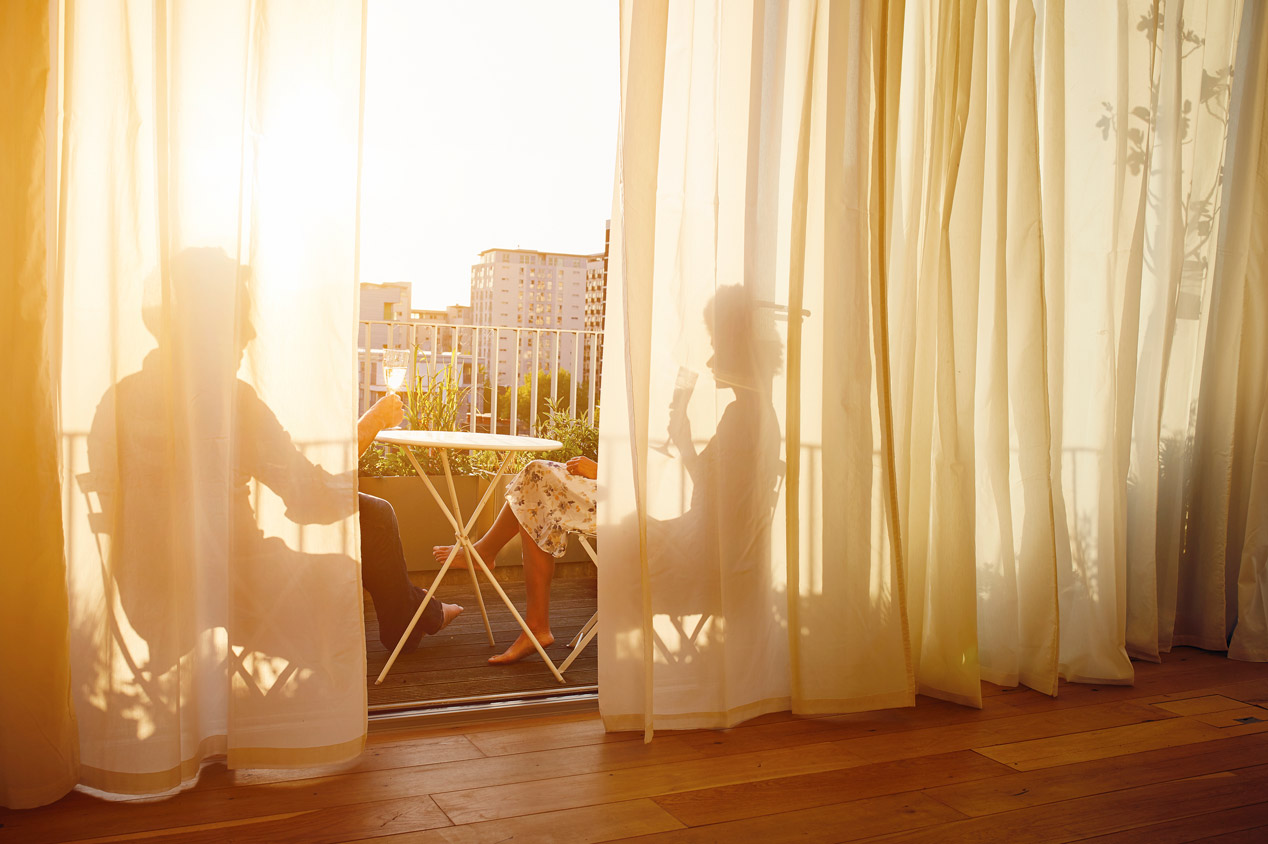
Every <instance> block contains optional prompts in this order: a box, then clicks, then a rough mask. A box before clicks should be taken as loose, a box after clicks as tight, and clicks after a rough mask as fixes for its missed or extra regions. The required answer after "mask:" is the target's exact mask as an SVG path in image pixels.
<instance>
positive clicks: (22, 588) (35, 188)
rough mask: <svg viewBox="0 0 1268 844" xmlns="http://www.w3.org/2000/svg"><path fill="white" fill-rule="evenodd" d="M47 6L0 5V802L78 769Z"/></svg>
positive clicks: (44, 798) (53, 784) (58, 788)
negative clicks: (51, 254) (56, 378)
mask: <svg viewBox="0 0 1268 844" xmlns="http://www.w3.org/2000/svg"><path fill="white" fill-rule="evenodd" d="M49 33H50V21H49V5H48V3H47V2H46V0H20V2H15V3H5V4H3V5H0V115H3V119H0V349H3V350H4V351H3V358H2V360H3V365H2V366H0V372H2V375H0V378H2V379H3V380H2V381H0V383H3V395H2V398H0V466H3V467H4V481H3V484H2V485H0V536H3V537H4V540H3V541H4V552H3V553H2V554H0V677H3V678H4V679H3V681H0V806H7V807H9V808H13V809H23V808H29V807H31V806H40V805H43V804H45V803H51V802H53V801H55V800H57V799H58V798H59V797H61V796H62V795H63V794H65V793H66V792H67V791H69V790H70V789H71V788H72V787H73V786H74V785H75V783H76V781H77V780H78V778H79V739H78V736H77V735H76V730H75V711H74V708H73V707H72V705H71V695H70V689H71V677H70V653H69V636H68V633H67V629H68V628H67V623H66V621H67V608H66V562H65V557H64V555H63V551H62V509H61V496H60V494H59V484H58V457H57V428H56V425H57V417H56V412H55V408H56V398H55V397H56V391H55V390H54V382H53V374H52V372H51V370H50V367H49V361H48V357H47V354H46V349H47V341H48V335H49V330H50V328H49V325H48V314H49V306H48V300H49V289H48V274H47V269H48V261H47V256H46V249H47V246H48V238H47V236H46V219H47V209H48V205H47V203H48V202H49V201H51V199H52V194H51V193H50V192H49V191H47V190H46V184H45V181H46V179H45V164H46V150H45V146H46V139H47V136H48V132H49V127H48V125H47V124H46V118H45V104H46V95H47V92H48V83H49V78H50V70H51V66H50V59H49Z"/></svg>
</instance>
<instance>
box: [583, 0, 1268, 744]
mask: <svg viewBox="0 0 1268 844" xmlns="http://www.w3.org/2000/svg"><path fill="white" fill-rule="evenodd" d="M1258 14H1259V13H1258V11H1257V10H1255V11H1252V10H1247V12H1246V14H1245V15H1243V7H1242V4H1240V3H1195V2H1188V3H1179V2H1167V3H1162V2H1150V0H1140V2H1124V3H1118V4H1102V3H1091V2H1089V3H1070V4H1065V3H1051V2H1048V3H1045V2H1034V1H1032V0H1011V2H1010V1H1009V0H1000V2H980V3H966V2H932V3H923V2H922V3H911V4H905V3H897V2H895V3H884V2H864V1H863V0H859V2H838V3H827V2H820V3H807V4H801V3H793V4H786V3H777V2H761V0H753V2H737V3H731V2H727V3H725V4H724V3H672V2H670V3H639V2H631V3H626V4H625V5H624V7H623V14H622V25H623V28H622V96H623V99H622V103H623V105H622V128H621V131H622V134H621V147H620V154H619V163H618V174H617V191H616V199H615V208H614V219H613V233H614V234H613V254H614V259H613V261H612V271H611V276H610V278H609V285H610V286H609V308H610V311H609V314H610V318H609V320H608V325H609V335H610V336H609V338H608V344H607V347H608V349H609V350H610V351H609V355H608V358H607V360H606V361H605V380H604V387H603V389H604V395H603V407H604V431H603V436H604V449H603V457H602V459H603V466H602V473H603V474H602V475H601V477H602V478H604V479H605V481H604V484H603V485H602V486H603V492H602V495H603V504H602V505H601V508H600V532H601V534H602V535H603V539H604V556H603V569H602V571H603V574H602V577H601V580H600V605H601V611H602V613H603V618H604V622H605V626H606V631H607V632H606V634H605V636H604V639H605V641H604V643H603V646H602V647H603V650H602V657H601V665H602V666H603V668H602V672H603V673H602V677H601V681H600V689H601V691H600V704H601V709H602V711H603V713H604V716H605V719H606V720H607V722H608V724H609V725H610V726H612V727H614V728H628V727H631V726H645V727H650V726H719V725H724V724H728V723H732V722H734V721H737V720H740V719H742V718H745V717H750V716H752V715H755V714H758V713H759V712H762V711H769V710H772V709H781V708H792V709H793V710H794V711H797V712H819V711H849V710H853V709H863V708H876V707H881V706H893V705H899V704H902V703H909V702H910V701H911V700H912V697H913V694H914V692H915V691H921V692H924V693H927V694H931V695H934V696H937V697H942V698H945V699H949V700H955V701H960V702H963V703H967V704H970V705H972V704H977V703H979V702H980V691H979V689H980V681H981V680H982V679H987V680H991V681H994V682H997V683H1002V684H1016V683H1024V684H1026V685H1029V686H1032V687H1034V688H1036V689H1039V690H1041V691H1044V692H1047V693H1055V692H1056V688H1057V680H1058V678H1059V677H1064V678H1066V679H1069V680H1082V681H1098V682H1130V680H1131V677H1132V669H1131V663H1130V660H1129V654H1131V655H1134V656H1142V657H1146V658H1154V659H1156V658H1158V654H1159V652H1160V651H1165V650H1167V649H1168V648H1170V647H1171V646H1172V645H1173V644H1198V645H1201V646H1203V647H1213V648H1223V647H1224V646H1225V639H1224V635H1225V633H1226V632H1227V629H1226V627H1227V625H1228V623H1229V622H1230V619H1231V617H1232V612H1233V609H1232V606H1231V604H1230V603H1229V601H1230V600H1231V599H1232V594H1231V593H1227V594H1226V588H1227V587H1228V586H1229V577H1228V569H1226V568H1225V564H1224V559H1225V558H1224V551H1223V550H1222V549H1221V548H1217V547H1215V546H1216V545H1217V544H1218V542H1222V541H1223V537H1224V536H1225V535H1228V536H1232V535H1234V534H1238V542H1237V550H1236V553H1238V554H1241V553H1242V552H1241V550H1240V549H1241V548H1242V547H1243V546H1245V548H1246V549H1247V551H1246V553H1247V554H1249V555H1250V556H1249V557H1248V559H1249V560H1250V561H1249V562H1248V563H1246V564H1244V565H1241V570H1242V572H1243V579H1244V580H1245V579H1246V577H1247V575H1246V574H1245V573H1246V572H1247V571H1248V570H1253V569H1254V568H1255V562H1256V561H1259V564H1260V566H1262V561H1261V560H1260V559H1259V557H1256V556H1255V555H1256V554H1257V553H1260V552H1258V551H1256V550H1255V549H1256V548H1260V547H1262V540H1259V539H1257V534H1254V533H1252V532H1251V531H1252V525H1261V524H1262V517H1261V516H1259V515H1258V512H1257V510H1255V501H1256V500H1259V499H1256V498H1255V495H1256V494H1257V493H1256V490H1258V489H1259V486H1262V484H1259V486H1257V485H1256V484H1257V479H1256V478H1255V477H1252V474H1251V473H1250V472H1249V471H1248V470H1244V469H1241V470H1239V469H1233V470H1232V471H1233V472H1234V473H1235V477H1237V478H1239V484H1240V485H1239V486H1235V487H1234V488H1233V489H1232V491H1231V492H1230V491H1229V488H1228V485H1227V483H1226V484H1225V485H1224V486H1223V487H1220V486H1219V483H1218V480H1219V477H1220V474H1221V470H1220V469H1219V468H1218V467H1219V466H1220V465H1222V466H1224V467H1225V468H1224V469H1223V472H1224V474H1225V475H1227V473H1228V471H1229V467H1230V465H1232V464H1236V463H1237V457H1236V456H1235V455H1234V456H1233V457H1232V458H1231V463H1230V458H1229V456H1228V444H1229V443H1230V442H1231V441H1233V440H1234V439H1236V438H1237V437H1240V439H1237V440H1236V441H1237V443H1239V444H1240V445H1239V447H1240V448H1241V449H1242V450H1243V453H1247V450H1248V449H1249V451H1250V452H1253V449H1254V447H1255V446H1254V445H1253V443H1254V434H1255V432H1257V431H1258V427H1256V425H1257V420H1258V419H1259V418H1260V417H1261V416H1262V403H1263V399H1262V391H1260V392H1259V393H1256V392H1255V389H1256V388H1255V387H1254V386H1253V384H1254V383H1256V382H1254V381H1253V377H1252V375H1251V373H1261V372H1262V371H1263V366H1264V364H1263V361H1262V349H1259V348H1258V347H1257V346H1255V345H1254V344H1255V343H1257V342H1258V341H1257V340H1255V339H1253V338H1250V334H1249V333H1248V332H1242V331H1240V330H1239V331H1238V332H1237V334H1236V339H1232V338H1230V337H1228V336H1226V334H1225V333H1224V332H1222V331H1219V330H1215V329H1212V327H1211V321H1212V320H1217V319H1232V318H1233V313H1232V308H1231V306H1227V305H1226V306H1225V311H1224V312H1221V311H1219V310H1218V309H1213V307H1212V305H1213V303H1215V302H1217V301H1220V300H1221V297H1224V298H1225V299H1227V298H1228V297H1229V296H1236V297H1242V296H1243V295H1245V297H1246V298H1247V301H1248V302H1252V301H1254V302H1257V301H1258V300H1257V299H1255V298H1254V297H1255V295H1256V294H1255V293H1254V292H1253V286H1254V285H1253V282H1254V278H1253V275H1254V272H1255V271H1256V267H1255V260H1254V259H1255V256H1257V255H1258V254H1259V252H1257V251H1256V250H1257V249H1259V250H1262V245H1261V244H1260V245H1255V241H1256V240H1257V238H1258V239H1260V240H1261V239H1262V235H1259V236H1256V235H1253V234H1250V233H1248V232H1247V230H1246V226H1245V225H1243V224H1242V223H1241V222H1240V220H1238V219H1234V218H1232V216H1231V213H1230V211H1229V210H1228V209H1229V206H1228V203H1227V195H1226V194H1227V190H1226V188H1227V185H1228V184H1229V182H1228V176H1229V173H1230V172H1232V171H1238V172H1247V173H1258V172H1259V170H1258V169H1257V168H1259V167H1262V164H1257V162H1258V159H1257V158H1255V157H1254V156H1252V155H1251V153H1250V151H1249V150H1250V148H1251V147H1255V149H1257V148H1258V147H1257V146H1256V143H1257V141H1258V138H1259V135H1258V134H1256V132H1258V131H1259V130H1258V128H1252V127H1251V124H1252V123H1253V124H1254V127H1258V126H1259V125H1261V119H1260V118H1259V117H1254V118H1253V120H1252V114H1253V115H1259V114H1260V112H1258V111H1254V109H1255V108H1258V107H1259V106H1257V105H1256V104H1257V103H1260V102H1261V100H1262V98H1263V94H1262V92H1258V93H1256V92H1255V91H1254V90H1252V88H1253V86H1252V87H1248V88H1246V89H1241V90H1239V92H1238V93H1237V94H1236V95H1235V94H1234V87H1235V85H1236V84H1237V82H1238V81H1239V80H1241V79H1243V78H1244V77H1245V76H1246V75H1247V74H1244V73H1241V72H1240V71H1239V72H1238V73H1236V74H1235V73H1233V70H1234V67H1235V65H1239V63H1240V66H1241V67H1248V66H1250V67H1253V66H1254V65H1253V62H1252V58H1251V57H1252V55H1253V56H1255V57H1257V56H1258V55H1259V53H1257V52H1254V51H1253V50H1252V49H1250V48H1249V47H1245V46H1244V47H1243V50H1242V53H1241V54H1239V53H1238V44H1239V35H1242V36H1245V37H1249V35H1246V33H1245V32H1243V30H1248V31H1250V30H1253V31H1258V29H1262V25H1263V24H1262V20H1261V18H1260V17H1257V15H1258ZM1252 18H1253V23H1251V22H1252ZM1244 21H1245V22H1244ZM1257 28H1258V29H1257ZM1242 43H1243V45H1245V44H1250V43H1252V42H1247V41H1245V40H1244V38H1243V41H1242ZM1239 56H1240V57H1239ZM1255 60H1257V59H1255ZM1248 62H1251V64H1249V65H1248V64H1247V63H1248ZM1233 108H1236V109H1237V110H1238V111H1239V113H1241V114H1242V115H1243V117H1242V119H1243V120H1244V121H1246V123H1245V127H1244V128H1243V130H1242V131H1241V134H1242V135H1245V136H1246V137H1247V140H1243V141H1242V142H1241V143H1240V145H1239V146H1237V151H1236V153H1235V155H1236V158H1237V160H1236V161H1228V160H1226V156H1227V155H1228V154H1229V150H1230V143H1229V139H1230V137H1231V135H1230V132H1231V128H1232V126H1233V125H1235V124H1236V121H1233V122H1232V123H1230V109H1233ZM1239 137H1240V136H1239ZM1243 193H1244V196H1243V197H1242V200H1241V201H1242V202H1243V204H1244V205H1245V206H1246V207H1247V208H1250V207H1252V206H1253V204H1254V201H1255V198H1257V197H1261V196H1262V188H1258V187H1254V186H1250V187H1248V188H1247V189H1246V190H1245V191H1244V192H1243ZM1230 221H1231V229H1230V230H1229V231H1228V232H1227V233H1226V232H1225V229H1226V228H1227V227H1229V226H1230ZM1218 247H1222V249H1221V248H1218ZM1229 255H1236V256H1241V257H1240V258H1239V260H1240V263H1238V262H1237V261H1230V260H1229V258H1228V257H1221V256H1229ZM1245 256H1249V259H1248V258H1246V257H1245ZM1248 268H1249V269H1248ZM1239 273H1240V274H1241V275H1240V276H1239V275H1238V274H1239ZM1234 290H1235V291H1236V293H1232V292H1226V291H1234ZM1242 291H1246V292H1245V294H1243V293H1242ZM1217 294H1218V295H1217ZM724 302H725V303H729V304H726V305H722V304H721V303H724ZM1248 306H1249V305H1248ZM737 309H738V310H737ZM737 312H738V313H739V314H740V316H738V317H736V316H734V314H736V313H737ZM1221 313H1223V316H1221ZM1239 328H1240V326H1239ZM736 347H738V348H740V349H743V350H744V351H743V353H742V354H740V353H738V352H736V351H735V348H736ZM1216 348H1218V349H1219V351H1218V352H1214V353H1213V352H1212V351H1211V350H1212V349H1216ZM622 349H623V350H625V354H624V356H620V355H617V354H614V353H613V351H614V350H622ZM771 349H773V350H774V351H775V353H776V356H777V357H778V358H779V359H780V361H781V363H780V364H779V365H777V366H774V367H772V366H771V365H770V358H771V355H770V353H769V352H768V350H771ZM1212 354H1215V355H1216V356H1217V357H1218V356H1219V355H1223V357H1224V359H1229V358H1231V359H1233V360H1237V359H1238V358H1239V356H1240V359H1241V361H1242V363H1243V366H1242V370H1241V371H1242V375H1241V376H1240V377H1242V378H1245V381H1242V380H1238V378H1239V376H1238V375H1236V374H1234V375H1232V376H1230V375H1228V374H1227V373H1224V372H1216V373H1214V374H1212V372H1211V370H1212V369H1213V368H1214V364H1213V363H1211V364H1209V365H1208V360H1209V359H1211V355H1212ZM1257 354H1258V358H1256V355H1257ZM1247 356H1249V357H1250V359H1251V360H1250V362H1249V363H1247V360H1246V358H1247ZM737 358H738V361H737ZM676 372H680V373H681V374H680V375H679V376H678V377H675V373H676ZM692 373H695V374H696V380H694V381H693V376H692ZM1230 377H1231V379H1232V380H1229V378H1230ZM1215 384H1224V387H1223V389H1222V391H1221V390H1220V388H1217V387H1216V386H1214V385H1215ZM692 387H694V389H692ZM1217 394H1218V396H1219V398H1218V399H1217V397H1216V396H1217ZM1220 402H1222V406H1221V405H1220V404H1219V403H1220ZM1204 405H1209V408H1205V409H1204ZM1220 407H1222V409H1216V408H1220ZM1234 411H1236V412H1238V413H1241V414H1242V416H1244V417H1246V419H1247V420H1248V421H1245V422H1242V423H1239V427H1237V430H1236V431H1234V429H1233V427H1234V426H1231V425H1229V424H1226V423H1224V422H1222V421H1221V420H1225V419H1227V418H1228V416H1227V414H1229V413H1233V412H1234ZM1204 413H1205V414H1208V415H1209V416H1210V418H1211V422H1210V423H1209V424H1208V425H1207V427H1205V428H1204V427H1203V426H1204V420H1205V419H1206V418H1207V416H1204ZM1250 420H1254V421H1253V422H1252V421H1250ZM1208 428H1209V429H1210V430H1211V431H1212V433H1211V434H1209V435H1204V431H1205V430H1207V429H1208ZM1216 429H1218V430H1216ZM688 432H689V433H688ZM1221 437H1222V438H1221ZM1221 460H1222V461H1223V462H1222V463H1221V462H1220V461H1221ZM1238 472H1241V474H1240V475H1237V474H1236V473H1238ZM1261 474H1262V473H1261ZM1210 512H1217V513H1224V514H1227V517H1226V521H1227V525H1225V524H1224V523H1221V522H1219V521H1218V520H1209V521H1208V519H1209V513H1210ZM1239 513H1240V514H1241V516H1240V517H1237V516H1236V514H1239ZM1239 519H1240V520H1239ZM1208 528H1209V529H1210V531H1211V532H1212V533H1213V534H1218V536H1219V540H1218V542H1217V540H1216V539H1215V538H1214V537H1213V538H1212V539H1211V540H1210V541H1209V542H1207V541H1206V540H1202V539H1201V538H1202V537H1203V536H1205V533H1203V532H1202V531H1206V530H1208ZM1239 531H1240V534H1239V533H1238V532H1239ZM1203 543H1206V544H1203ZM1256 543H1259V544H1256ZM1233 550H1234V549H1232V548H1231V547H1230V551H1233ZM1203 555H1205V556H1204V557H1203ZM1230 565H1234V566H1236V565H1237V563H1236V562H1233V563H1230ZM1261 580H1262V578H1258V579H1257V580H1256V582H1259V581H1261ZM1258 588H1260V589H1262V587H1258ZM1254 591H1255V590H1254V588H1251V589H1249V590H1243V592H1244V593H1247V594H1249V593H1251V592H1254ZM634 595H641V596H642V601H641V602H638V601H635V600H633V598H632V596H634ZM1217 599H1218V600H1217ZM1258 600H1259V601H1260V602H1261V604H1262V595H1260V597H1259V599H1258ZM1190 631H1192V632H1190ZM1212 633H1215V634H1216V635H1211V634H1212Z"/></svg>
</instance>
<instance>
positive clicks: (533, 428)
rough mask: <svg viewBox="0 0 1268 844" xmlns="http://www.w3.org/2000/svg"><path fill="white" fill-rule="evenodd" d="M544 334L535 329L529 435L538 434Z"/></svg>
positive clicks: (529, 403) (530, 388) (529, 406)
mask: <svg viewBox="0 0 1268 844" xmlns="http://www.w3.org/2000/svg"><path fill="white" fill-rule="evenodd" d="M541 351H542V332H541V329H537V328H535V329H533V374H532V375H531V376H529V377H530V379H531V381H530V383H531V384H532V386H530V387H529V389H528V433H529V434H531V435H534V436H536V434H537V381H538V378H537V374H538V373H539V372H541V368H542V366H541Z"/></svg>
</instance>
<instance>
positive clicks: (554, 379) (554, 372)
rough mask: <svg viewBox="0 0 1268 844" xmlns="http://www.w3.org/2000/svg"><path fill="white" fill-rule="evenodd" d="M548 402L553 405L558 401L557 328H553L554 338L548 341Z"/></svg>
mask: <svg viewBox="0 0 1268 844" xmlns="http://www.w3.org/2000/svg"><path fill="white" fill-rule="evenodd" d="M550 344H551V345H550V356H551V359H552V361H553V362H552V363H551V365H550V404H551V407H554V405H555V403H556V402H558V401H559V329H558V328H556V329H555V336H554V339H552V340H551V341H550Z"/></svg>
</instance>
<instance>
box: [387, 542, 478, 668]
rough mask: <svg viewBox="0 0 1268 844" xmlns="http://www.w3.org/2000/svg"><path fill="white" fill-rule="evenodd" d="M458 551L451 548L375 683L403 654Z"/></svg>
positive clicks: (456, 547)
mask: <svg viewBox="0 0 1268 844" xmlns="http://www.w3.org/2000/svg"><path fill="white" fill-rule="evenodd" d="M457 553H458V546H457V545H456V544H455V545H454V547H452V548H450V549H449V556H448V557H446V558H445V564H444V565H442V566H441V567H440V571H438V572H436V579H435V580H433V581H432V582H431V587H430V588H429V589H428V590H427V594H426V595H424V596H423V602H422V603H421V604H419V605H418V609H416V610H415V611H414V617H413V618H411V619H410V620H409V624H408V625H407V626H406V627H405V632H404V633H402V634H401V638H400V639H398V640H397V642H396V647H395V648H393V649H392V655H391V656H390V657H388V658H387V663H386V664H385V665H384V666H383V670H382V671H380V672H379V677H378V679H377V680H375V681H374V685H376V686H377V685H379V684H380V683H382V682H383V678H384V677H386V676H387V672H388V671H390V670H391V669H392V664H393V663H394V662H396V658H397V657H398V656H400V655H401V648H403V647H405V641H406V640H407V639H408V638H409V634H410V633H413V632H414V625H415V624H418V620H419V619H420V618H422V617H423V610H424V609H426V608H427V604H429V603H430V602H431V599H432V596H433V595H435V594H436V587H438V586H439V585H440V581H441V580H443V579H444V577H445V572H447V571H449V564H450V563H452V562H453V558H454V557H455V556H456V555H457Z"/></svg>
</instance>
